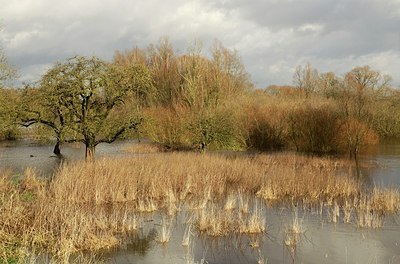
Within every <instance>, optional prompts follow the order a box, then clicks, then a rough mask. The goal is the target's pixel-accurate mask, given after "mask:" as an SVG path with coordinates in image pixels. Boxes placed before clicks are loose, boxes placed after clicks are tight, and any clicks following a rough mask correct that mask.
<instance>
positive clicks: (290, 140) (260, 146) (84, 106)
mask: <svg viewBox="0 0 400 264" xmlns="http://www.w3.org/2000/svg"><path fill="white" fill-rule="evenodd" d="M208 54H210V55H209V56H205V55H204V52H203V51H202V47H201V45H200V44H199V43H195V44H194V45H192V46H191V47H189V48H188V49H187V51H186V52H184V53H181V54H177V53H176V51H175V49H174V48H173V46H172V45H171V44H170V42H169V41H168V40H167V39H162V40H161V41H160V42H159V43H158V44H157V45H150V46H149V47H148V48H146V49H141V48H138V47H135V48H133V49H132V50H127V51H122V52H120V51H118V52H116V53H115V56H114V58H113V60H112V61H111V62H106V61H103V60H101V59H98V58H96V57H91V58H87V57H79V56H77V57H74V58H71V59H68V60H66V61H64V62H59V63H56V64H55V65H54V66H53V67H52V68H51V69H50V70H49V71H48V72H47V73H46V74H44V75H43V76H42V78H41V80H40V81H39V82H38V83H35V84H32V85H30V86H27V87H24V88H23V89H6V88H2V89H0V92H1V96H0V100H1V102H0V118H1V119H0V138H2V139H14V138H18V137H20V136H21V135H26V131H29V133H30V134H31V136H32V135H34V136H35V137H37V138H40V139H43V138H45V137H52V138H56V139H57V144H56V148H55V152H58V153H59V151H60V146H61V144H62V143H63V142H72V141H80V142H83V143H84V144H85V145H86V148H87V155H88V156H92V155H93V154H94V148H95V146H96V145H97V144H98V143H101V142H112V141H114V140H116V139H117V138H121V137H122V138H127V137H141V138H148V139H150V140H152V141H154V142H156V143H159V144H160V145H162V146H164V147H165V148H166V149H197V150H200V151H205V150H207V149H229V150H245V149H256V150H275V149H282V148H283V149H294V150H297V151H301V152H310V153H322V154H323V153H348V154H349V155H350V156H352V157H356V156H357V154H358V153H359V152H360V151H361V150H362V148H363V147H364V146H366V145H370V144H376V143H377V142H378V140H379V139H384V138H393V137H399V136H400V104H399V101H400V92H399V91H398V90H397V89H394V88H393V87H391V83H390V77H389V76H385V75H382V74H381V73H379V72H377V71H374V70H373V69H371V68H370V67H368V66H362V67H356V68H354V69H352V70H351V71H349V72H348V73H346V74H345V75H344V76H337V75H336V74H334V73H332V72H328V73H319V72H318V71H317V69H313V68H312V67H311V66H310V65H305V66H299V67H298V68H297V69H296V71H295V73H294V76H293V86H276V85H271V86H269V87H267V88H265V89H256V88H255V87H254V84H253V83H252V82H251V80H250V76H249V74H248V73H247V71H246V69H245V67H244V65H243V63H242V61H241V59H240V56H239V55H238V54H237V53H236V52H235V51H232V50H230V49H227V48H225V47H224V46H223V45H222V44H221V43H219V42H215V44H214V45H213V46H212V48H211V50H210V52H208ZM23 127H30V129H29V130H26V129H25V130H22V129H21V128H23ZM22 131H25V132H22Z"/></svg>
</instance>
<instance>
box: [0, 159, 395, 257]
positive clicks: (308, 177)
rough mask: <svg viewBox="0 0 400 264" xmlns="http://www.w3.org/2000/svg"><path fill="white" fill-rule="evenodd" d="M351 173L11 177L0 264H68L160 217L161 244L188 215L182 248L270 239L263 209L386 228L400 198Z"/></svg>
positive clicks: (165, 162) (5, 182) (144, 168)
mask: <svg viewBox="0 0 400 264" xmlns="http://www.w3.org/2000/svg"><path fill="white" fill-rule="evenodd" d="M352 173H353V170H352V169H351V166H350V164H349V163H348V162H347V161H342V160H337V159H330V158H317V157H314V158H312V157H305V156H299V155H294V154H274V155H256V156H244V155H243V156H241V155H236V156H229V155H219V154H200V153H199V154H196V153H162V154H161V153H155V154H153V155H148V156H145V157H144V156H139V157H130V158H123V159H103V160H97V161H96V162H93V163H86V162H78V163H75V164H69V165H65V166H64V167H62V168H60V169H59V171H58V172H57V173H56V174H55V176H54V178H53V180H51V181H50V180H47V179H43V178H40V177H38V176H36V173H35V172H34V171H33V170H31V169H28V170H27V171H26V172H25V174H24V175H23V176H20V177H16V176H13V174H12V173H11V172H9V171H5V172H3V173H2V175H1V177H0V221H1V223H2V225H1V226H0V252H1V256H0V258H1V259H2V260H3V261H4V262H12V260H14V259H16V260H19V259H24V257H29V256H31V255H32V252H35V253H38V252H46V253H48V254H50V255H52V256H55V257H56V258H57V259H60V260H64V261H65V262H68V260H69V259H70V258H71V256H73V255H74V254H77V253H79V252H83V251H96V250H100V249H104V248H110V247H115V246H118V245H119V244H120V243H121V238H122V237H123V235H124V234H127V233H129V232H132V231H134V230H136V229H138V228H139V227H140V226H141V225H142V220H141V219H142V218H141V214H142V213H143V212H153V211H158V212H160V214H161V215H164V216H165V217H166V218H165V221H164V222H163V225H161V230H160V234H159V236H158V237H157V241H159V242H160V243H167V242H168V241H169V237H170V235H171V222H169V220H168V219H169V218H168V217H173V216H174V215H176V213H177V212H179V211H182V210H185V211H187V212H189V213H190V215H191V217H190V219H191V221H190V223H188V226H190V227H189V228H188V230H187V232H186V239H184V242H183V244H188V241H190V237H191V236H192V234H193V232H199V233H200V234H201V233H203V234H205V235H209V236H224V235H228V234H232V233H236V234H259V233H264V232H267V231H268V229H267V226H268V219H267V218H266V214H265V212H264V210H265V208H266V207H265V204H264V203H262V201H265V202H266V203H267V204H268V205H269V206H274V205H286V206H288V207H289V208H291V206H292V205H299V204H300V205H303V207H302V208H304V209H305V210H307V208H320V212H321V215H326V216H330V217H331V219H332V220H330V221H332V222H334V223H339V222H341V221H342V222H350V223H356V224H357V225H358V226H359V227H366V228H375V227H381V226H382V225H383V219H384V217H385V216H386V215H389V214H396V213H398V211H399V204H400V194H399V192H398V190H396V189H382V188H378V187H375V188H373V189H372V190H370V189H367V188H365V187H364V186H363V185H362V184H361V183H360V182H359V181H358V180H356V177H354V175H352ZM318 210H319V209H318ZM326 212H331V213H330V214H327V213H326ZM288 241H289V240H288ZM289 242H290V241H289ZM289 242H288V243H289ZM289 244H290V243H289Z"/></svg>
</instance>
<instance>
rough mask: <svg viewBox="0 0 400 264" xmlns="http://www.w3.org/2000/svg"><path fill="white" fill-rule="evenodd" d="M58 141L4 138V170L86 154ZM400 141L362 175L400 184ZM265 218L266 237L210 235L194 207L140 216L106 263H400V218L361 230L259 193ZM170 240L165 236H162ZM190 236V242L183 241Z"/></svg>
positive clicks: (0, 159) (49, 169)
mask: <svg viewBox="0 0 400 264" xmlns="http://www.w3.org/2000/svg"><path fill="white" fill-rule="evenodd" d="M130 144H132V142H129V141H120V142H115V143H113V144H100V145H99V146H98V147H97V148H96V157H98V158H101V157H105V156H107V157H109V156H125V155H132V154H129V153H127V152H126V151H124V149H125V147H126V146H128V145H130ZM52 149H53V146H52V145H46V144H36V143H33V142H29V141H22V142H2V143H0V170H2V169H5V168H8V169H11V170H12V171H14V172H15V173H19V174H22V173H23V171H24V170H25V169H26V168H27V167H34V168H36V169H37V170H38V171H39V172H41V173H42V174H43V175H51V174H52V173H53V172H54V170H55V169H56V168H58V166H59V165H60V164H61V163H63V162H70V161H74V160H82V159H84V147H83V145H76V144H65V145H64V146H63V148H62V153H63V157H62V158H59V157H57V156H55V155H52ZM399 158H400V144H390V145H389V144H382V145H380V146H379V148H378V149H377V150H376V152H375V153H373V154H365V155H363V156H362V157H361V159H362V161H363V162H364V163H366V164H367V166H366V168H367V169H363V170H362V176H363V177H364V178H365V180H366V182H368V183H369V184H371V185H372V186H374V185H378V186H390V187H398V186H400V159H399ZM251 203H253V204H257V205H258V206H259V207H260V209H259V210H260V212H261V214H262V217H263V218H264V219H265V221H266V230H265V232H264V233H262V234H261V235H236V234H234V235H228V236H224V237H218V238H216V237H210V236H208V235H206V234H199V233H198V232H195V230H194V229H195V228H194V227H193V226H192V225H193V223H192V222H191V221H190V219H192V218H193V214H195V213H194V212H192V211H190V210H181V211H180V212H179V213H178V214H177V215H175V216H173V217H171V218H169V219H164V216H162V215H161V214H160V213H154V214H144V215H140V219H141V220H140V223H138V226H139V228H138V229H137V230H136V231H134V232H133V233H132V234H130V235H129V236H128V237H126V238H125V239H124V243H123V245H122V246H121V247H119V248H118V249H115V250H109V251H104V252H102V253H101V254H100V256H99V257H100V258H102V260H103V261H105V262H106V263H148V264H153V263H154V264H155V263H193V264H194V263H226V264H228V263H233V264H235V263H237V264H239V263H259V264H261V263H400V227H399V219H398V216H393V217H390V218H388V219H385V223H384V227H383V228H379V229H362V228H359V227H357V226H355V225H353V224H342V223H340V224H335V223H333V222H332V221H330V220H327V219H326V218H323V217H321V215H320V214H318V213H316V212H314V211H312V210H311V212H304V211H303V210H297V209H295V210H292V209H288V208H272V207H269V206H268V205H266V204H265V203H263V202H262V201H261V200H258V199H257V198H254V199H253V200H252V201H251ZM162 238H163V239H166V240H167V241H162ZM184 241H186V242H187V243H185V242H184Z"/></svg>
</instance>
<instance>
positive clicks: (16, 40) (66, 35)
mask: <svg viewBox="0 0 400 264" xmlns="http://www.w3.org/2000/svg"><path fill="white" fill-rule="evenodd" d="M0 25H1V27H2V31H1V32H0V46H1V47H2V49H3V52H4V53H5V54H6V56H7V58H8V60H9V62H10V63H11V64H12V65H13V66H14V67H15V68H16V69H17V70H18V73H19V77H18V79H17V80H16V81H15V83H17V84H21V83H30V82H34V81H37V80H39V79H40V76H41V75H42V74H43V73H45V72H46V70H48V69H49V68H50V67H51V66H52V65H53V64H54V63H55V62H57V61H62V60H64V59H66V58H69V57H72V56H74V55H86V56H92V55H96V56H99V57H101V58H103V59H105V60H111V59H112V56H113V55H114V53H115V51H117V50H119V51H123V50H129V49H131V48H133V47H135V46H139V47H142V48H146V47H147V46H148V45H149V44H157V42H158V41H159V40H160V38H162V37H168V38H169V40H170V42H171V43H172V44H173V46H174V47H175V49H176V51H177V53H178V54H179V53H183V52H185V51H186V50H187V48H188V47H189V46H190V44H191V43H193V41H194V40H201V41H202V43H203V51H204V54H205V55H207V54H208V53H209V49H210V46H211V45H212V44H213V43H214V41H215V40H216V39H217V40H219V41H220V42H221V43H222V44H223V45H224V46H225V47H227V48H230V49H233V50H236V51H237V52H238V54H239V55H240V56H241V58H242V61H243V63H244V65H245V66H246V69H247V71H248V72H249V74H250V76H251V78H252V80H253V82H254V83H255V86H256V87H258V88H265V87H266V86H268V85H271V84H277V85H286V84H289V85H290V84H292V83H293V81H292V80H293V73H294V71H295V69H296V67H297V66H299V65H305V64H306V63H310V64H311V66H312V67H313V68H316V69H318V71H319V72H327V71H333V72H335V73H336V74H338V75H343V74H344V73H346V72H348V71H350V70H351V69H352V68H354V67H356V66H363V65H369V66H371V68H372V69H374V70H377V71H380V72H382V73H383V74H389V75H390V76H391V77H392V79H393V81H392V84H393V85H394V86H400V0H221V1H216V0H63V1H60V0H0Z"/></svg>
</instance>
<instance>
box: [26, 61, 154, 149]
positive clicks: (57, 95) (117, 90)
mask: <svg viewBox="0 0 400 264" xmlns="http://www.w3.org/2000/svg"><path fill="white" fill-rule="evenodd" d="M151 87H152V84H151V78H150V73H149V71H148V70H147V68H146V67H145V66H143V65H140V64H131V65H128V66H125V67H123V66H120V65H116V64H112V65H110V64H108V63H106V62H105V61H103V60H100V59H98V58H96V57H91V58H86V57H80V56H76V57H73V58H70V59H68V60H67V61H66V62H64V63H57V64H56V65H54V67H52V68H51V69H50V70H49V71H48V72H47V73H46V74H45V75H44V76H43V78H42V80H41V86H40V89H39V90H38V91H35V92H34V93H36V94H37V98H38V99H39V102H36V103H35V104H34V105H36V106H37V108H39V109H42V110H43V111H39V112H38V111H27V112H28V113H30V114H33V115H34V116H33V117H31V118H27V119H26V120H25V122H32V123H35V122H37V123H43V124H45V125H48V126H49V127H51V128H53V129H54V132H55V134H56V137H57V139H58V140H59V141H64V140H65V136H66V135H68V134H69V135H70V136H71V135H74V136H75V137H76V138H72V139H70V141H71V140H74V141H82V142H83V143H84V144H85V146H86V155H87V157H90V156H92V155H94V148H95V146H96V145H97V144H99V143H101V142H107V143H111V142H113V141H114V140H116V139H117V138H119V137H121V136H122V135H123V134H124V133H125V132H126V131H127V130H129V129H131V128H135V127H136V126H137V124H138V123H140V117H138V114H137V113H138V110H139V108H138V107H139V106H140V105H145V104H146V102H145V101H146V100H147V99H148V97H149V94H150V93H151ZM128 104H129V107H128V106H127V105H128ZM44 116H45V117H46V120H45V117H44ZM28 124H29V123H28ZM72 132H75V133H72Z"/></svg>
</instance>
